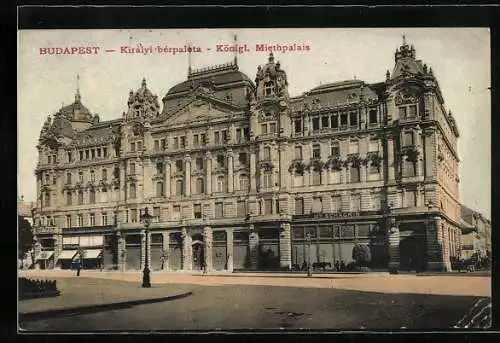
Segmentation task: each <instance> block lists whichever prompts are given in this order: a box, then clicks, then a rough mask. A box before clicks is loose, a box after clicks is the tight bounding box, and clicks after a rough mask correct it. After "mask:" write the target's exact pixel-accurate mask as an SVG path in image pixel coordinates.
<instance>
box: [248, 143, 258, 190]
mask: <svg viewBox="0 0 500 343" xmlns="http://www.w3.org/2000/svg"><path fill="white" fill-rule="evenodd" d="M256 174H257V162H256V159H255V148H254V147H252V148H251V149H250V175H249V176H250V192H252V193H255V192H256V191H257V182H256V181H257V180H256Z"/></svg>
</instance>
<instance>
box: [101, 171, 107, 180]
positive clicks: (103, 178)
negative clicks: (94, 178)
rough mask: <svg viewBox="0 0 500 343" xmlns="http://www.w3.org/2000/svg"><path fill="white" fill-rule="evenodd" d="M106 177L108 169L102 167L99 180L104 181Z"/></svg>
mask: <svg viewBox="0 0 500 343" xmlns="http://www.w3.org/2000/svg"><path fill="white" fill-rule="evenodd" d="M107 179H108V170H107V169H103V170H102V172H101V180H103V181H106V180H107Z"/></svg>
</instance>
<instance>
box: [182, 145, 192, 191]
mask: <svg viewBox="0 0 500 343" xmlns="http://www.w3.org/2000/svg"><path fill="white" fill-rule="evenodd" d="M184 165H185V167H184V171H185V172H184V189H185V192H184V194H185V195H186V196H187V197H188V196H190V195H191V157H190V156H189V155H186V158H185V160H184Z"/></svg>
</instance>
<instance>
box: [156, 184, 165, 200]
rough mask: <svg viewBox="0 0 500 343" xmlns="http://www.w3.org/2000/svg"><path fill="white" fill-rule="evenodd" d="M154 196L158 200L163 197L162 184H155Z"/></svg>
mask: <svg viewBox="0 0 500 343" xmlns="http://www.w3.org/2000/svg"><path fill="white" fill-rule="evenodd" d="M156 196H157V197H159V198H160V197H163V196H164V192H163V182H161V181H160V182H157V183H156Z"/></svg>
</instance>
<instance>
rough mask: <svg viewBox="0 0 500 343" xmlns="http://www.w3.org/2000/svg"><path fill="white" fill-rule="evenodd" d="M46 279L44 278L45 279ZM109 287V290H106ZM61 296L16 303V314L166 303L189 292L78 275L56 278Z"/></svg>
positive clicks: (185, 288)
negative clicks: (148, 301)
mask: <svg viewBox="0 0 500 343" xmlns="http://www.w3.org/2000/svg"><path fill="white" fill-rule="evenodd" d="M47 278H48V277H47ZM110 286H112V287H110ZM57 288H58V289H59V290H60V291H61V295H59V296H57V297H49V298H37V299H27V300H23V301H19V313H22V314H28V313H29V314H34V313H37V312H45V311H58V310H67V309H72V308H75V309H76V308H79V309H82V308H86V307H94V306H110V307H111V306H113V305H119V304H124V305H125V306H126V303H130V302H140V301H147V300H157V301H167V300H168V299H170V298H174V299H175V298H176V297H182V296H184V295H188V294H189V293H190V289H189V286H182V285H178V286H174V285H153V286H152V287H151V288H142V287H141V283H131V282H125V281H119V280H113V282H112V283H110V282H109V280H106V279H98V278H90V277H88V276H87V277H85V276H81V277H79V278H77V277H76V276H74V275H73V276H72V277H71V278H69V277H68V278H60V277H57Z"/></svg>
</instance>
